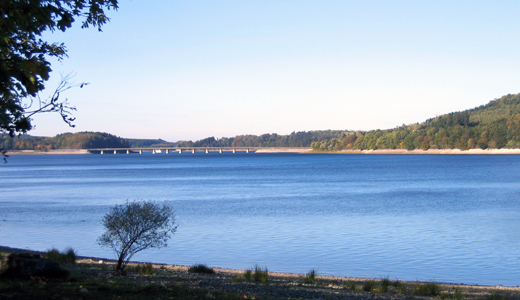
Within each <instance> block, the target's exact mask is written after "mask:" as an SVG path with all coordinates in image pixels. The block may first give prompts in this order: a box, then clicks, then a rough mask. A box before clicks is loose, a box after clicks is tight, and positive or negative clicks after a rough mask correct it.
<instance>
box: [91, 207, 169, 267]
mask: <svg viewBox="0 0 520 300" xmlns="http://www.w3.org/2000/svg"><path fill="white" fill-rule="evenodd" d="M103 227H105V233H103V235H101V236H100V237H99V238H98V244H99V245H101V247H105V248H111V249H112V250H113V251H114V252H115V253H116V256H117V257H118V261H117V267H116V271H117V272H118V273H120V274H124V271H123V270H124V268H125V266H126V264H127V262H128V261H129V260H130V259H131V258H132V256H133V255H134V254H136V253H137V252H140V251H142V250H145V249H149V248H162V247H166V246H167V241H168V239H170V237H171V235H172V234H174V233H175V231H176V230H177V225H176V224H175V212H174V211H173V209H172V208H171V207H169V206H168V205H166V204H164V205H159V204H156V203H155V202H154V201H132V202H129V201H127V202H126V203H125V204H121V205H116V206H114V207H112V208H111V209H110V212H109V213H108V214H106V215H105V216H104V217H103Z"/></svg>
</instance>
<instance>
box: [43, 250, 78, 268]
mask: <svg viewBox="0 0 520 300" xmlns="http://www.w3.org/2000/svg"><path fill="white" fill-rule="evenodd" d="M44 257H45V258H47V259H50V260H53V261H55V262H57V263H59V264H60V265H66V264H75V263H76V257H77V255H76V251H74V249H72V248H71V247H69V248H67V249H65V251H63V252H60V251H59V250H58V249H56V248H52V249H49V250H47V252H46V253H45V255H44Z"/></svg>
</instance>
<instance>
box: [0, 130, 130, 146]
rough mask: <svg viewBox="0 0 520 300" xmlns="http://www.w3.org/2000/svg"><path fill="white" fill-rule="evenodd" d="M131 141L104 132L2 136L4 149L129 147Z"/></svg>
mask: <svg viewBox="0 0 520 300" xmlns="http://www.w3.org/2000/svg"><path fill="white" fill-rule="evenodd" d="M129 147H130V143H129V142H128V141H126V140H125V139H123V138H120V137H117V136H115V135H112V134H108V133H104V132H78V133H62V134H58V135H56V136H54V137H38V136H28V135H21V136H18V137H15V138H11V137H10V136H9V135H4V136H0V148H2V149H3V150H40V151H48V150H53V149H92V148H129Z"/></svg>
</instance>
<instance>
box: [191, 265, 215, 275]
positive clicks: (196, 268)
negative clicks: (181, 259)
mask: <svg viewBox="0 0 520 300" xmlns="http://www.w3.org/2000/svg"><path fill="white" fill-rule="evenodd" d="M188 272H190V273H198V274H215V270H213V268H210V267H208V266H206V265H205V264H195V265H193V266H192V267H190V268H189V269H188Z"/></svg>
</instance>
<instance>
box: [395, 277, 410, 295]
mask: <svg viewBox="0 0 520 300" xmlns="http://www.w3.org/2000/svg"><path fill="white" fill-rule="evenodd" d="M393 286H394V287H395V288H396V289H397V292H398V293H399V294H401V295H406V292H407V291H408V290H407V288H406V284H405V283H404V282H402V281H401V280H397V281H394V284H393Z"/></svg>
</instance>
